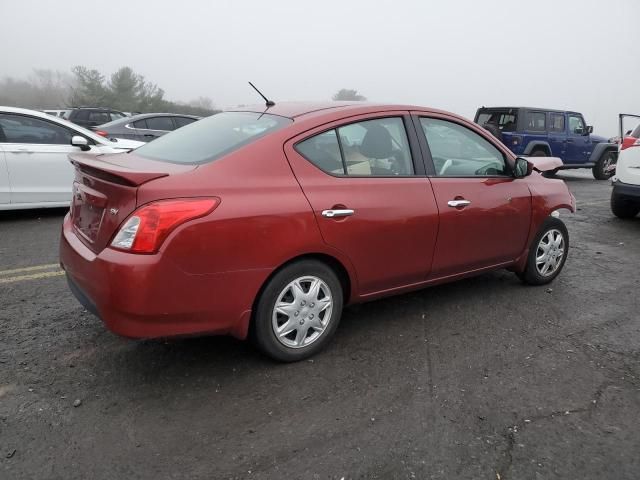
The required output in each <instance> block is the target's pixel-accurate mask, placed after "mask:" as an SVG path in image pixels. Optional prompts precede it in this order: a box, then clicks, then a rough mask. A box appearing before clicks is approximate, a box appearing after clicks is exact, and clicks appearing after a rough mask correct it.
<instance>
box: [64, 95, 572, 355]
mask: <svg viewBox="0 0 640 480" xmlns="http://www.w3.org/2000/svg"><path fill="white" fill-rule="evenodd" d="M70 158H71V162H72V163H73V165H74V166H75V169H76V178H75V182H74V194H73V204H72V207H71V212H70V213H69V214H68V215H67V216H66V218H65V220H64V226H63V231H62V239H61V242H60V262H61V265H62V266H63V268H64V269H65V271H66V274H67V278H68V280H69V285H70V288H71V290H72V292H73V293H74V294H75V295H76V297H77V298H78V299H79V300H80V301H81V302H82V303H83V304H84V305H85V306H86V307H87V308H88V309H89V310H90V311H91V312H94V313H95V314H97V315H98V316H99V317H100V318H102V320H103V321H104V322H105V324H106V325H107V327H108V328H110V329H111V330H113V331H114V332H116V333H118V334H121V335H123V336H126V337H130V338H151V337H168V336H173V335H190V334H196V333H201V334H212V333H218V334H229V335H234V336H236V337H238V338H246V337H247V336H248V335H250V336H251V337H252V338H253V339H254V340H255V341H256V343H257V344H258V346H259V347H260V348H261V349H262V350H263V351H265V352H266V353H267V354H269V355H271V356H272V357H274V358H277V359H279V360H286V361H292V360H300V359H302V358H305V357H307V356H309V355H312V354H313V353H315V352H317V351H318V350H319V349H320V348H322V346H323V345H325V344H326V343H327V341H328V340H329V339H330V338H331V335H332V334H333V333H334V332H335V330H336V327H337V326H338V322H339V320H340V315H341V312H342V307H343V305H347V304H352V303H358V302H364V301H368V300H373V299H376V298H380V297H384V296H388V295H393V294H397V293H402V292H408V291H411V290H415V289H418V288H422V287H427V286H429V285H434V284H438V283H441V282H445V281H451V280H455V279H459V278H464V277H468V276H471V275H477V274H479V273H482V272H486V271H489V270H497V269H502V268H507V269H510V270H512V271H514V272H515V273H516V274H518V275H519V276H520V278H521V279H522V280H523V281H525V282H527V283H529V284H534V285H541V284H546V283H548V282H551V281H552V280H553V279H554V278H555V277H556V276H557V275H558V274H559V273H560V271H561V270H562V266H563V265H564V263H565V260H566V258H567V254H568V253H569V236H568V232H567V229H566V227H565V226H564V224H563V222H562V221H561V220H560V219H559V218H557V216H558V215H559V213H558V212H557V210H558V209H569V210H571V211H573V210H575V200H574V198H573V196H572V195H571V193H570V192H569V190H568V188H567V186H566V185H565V183H564V182H563V181H562V180H554V179H547V178H544V177H542V176H541V175H540V173H539V171H543V170H545V167H544V165H546V166H547V167H550V168H555V166H556V165H557V164H559V163H560V162H559V160H558V159H552V158H546V159H545V158H531V159H529V160H526V159H524V158H516V156H515V155H514V154H513V153H511V152H510V151H509V150H508V149H507V148H506V147H505V146H504V145H503V144H502V143H500V142H499V141H498V140H496V139H495V138H494V137H493V136H491V135H490V134H489V133H488V132H487V131H486V130H484V129H482V128H480V127H479V126H477V125H475V124H473V123H471V122H470V121H468V120H465V119H463V118H461V117H458V116H456V115H453V114H449V113H446V112H442V111H438V110H433V109H429V108H422V107H412V106H397V105H361V104H357V105H353V104H340V103H335V102H334V103H330V104H300V103H292V104H286V103H285V104H278V105H276V106H270V107H269V108H268V110H267V111H265V109H264V107H257V108H255V109H252V108H245V109H243V111H229V112H223V113H219V114H216V115H212V116H210V117H207V118H204V119H202V120H200V121H198V122H195V123H193V124H191V125H188V126H186V127H184V128H181V129H179V130H176V131H175V132H172V133H170V134H168V135H165V136H164V137H162V138H159V139H158V140H155V141H153V142H149V143H147V144H146V145H142V146H141V147H139V148H137V149H136V150H134V151H132V152H131V153H127V154H119V155H109V156H108V158H105V157H96V156H95V155H93V156H89V155H84V154H73V155H70ZM503 288H509V287H508V285H507V284H505V285H504V286H503Z"/></svg>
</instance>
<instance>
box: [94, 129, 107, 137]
mask: <svg viewBox="0 0 640 480" xmlns="http://www.w3.org/2000/svg"><path fill="white" fill-rule="evenodd" d="M94 132H95V133H97V134H98V135H100V136H101V137H108V136H109V134H108V133H107V132H105V131H104V130H94Z"/></svg>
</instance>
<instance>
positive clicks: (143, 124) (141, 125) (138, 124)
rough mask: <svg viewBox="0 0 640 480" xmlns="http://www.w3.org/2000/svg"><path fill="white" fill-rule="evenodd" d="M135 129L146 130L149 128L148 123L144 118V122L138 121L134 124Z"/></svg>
mask: <svg viewBox="0 0 640 480" xmlns="http://www.w3.org/2000/svg"><path fill="white" fill-rule="evenodd" d="M133 127H134V128H141V129H143V130H144V129H146V128H147V121H146V120H145V119H144V118H143V119H142V120H137V121H135V122H133Z"/></svg>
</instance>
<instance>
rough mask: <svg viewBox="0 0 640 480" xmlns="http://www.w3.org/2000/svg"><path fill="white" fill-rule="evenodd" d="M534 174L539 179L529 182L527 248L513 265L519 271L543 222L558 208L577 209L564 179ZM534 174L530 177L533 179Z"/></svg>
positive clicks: (524, 263)
mask: <svg viewBox="0 0 640 480" xmlns="http://www.w3.org/2000/svg"><path fill="white" fill-rule="evenodd" d="M533 175H535V176H536V177H537V178H539V181H532V182H530V183H529V191H530V192H531V225H530V227H529V237H528V238H527V243H526V245H527V248H526V249H525V250H524V252H523V253H522V255H521V256H520V257H519V258H518V260H516V262H515V265H514V267H513V269H514V270H515V271H517V272H523V271H524V268H525V266H526V264H527V256H528V255H529V247H530V245H531V242H533V239H534V238H535V236H536V235H537V234H538V230H539V229H540V226H541V225H542V222H544V221H545V219H546V218H547V217H548V216H549V215H551V213H552V212H554V211H556V210H561V209H565V210H569V211H570V212H571V213H575V211H576V199H575V197H574V196H573V194H572V193H571V192H570V191H569V188H568V187H567V185H566V184H565V183H564V181H563V180H553V179H546V178H544V177H542V176H541V175H540V174H537V173H534V174H533ZM533 175H532V176H531V177H529V178H532V179H533Z"/></svg>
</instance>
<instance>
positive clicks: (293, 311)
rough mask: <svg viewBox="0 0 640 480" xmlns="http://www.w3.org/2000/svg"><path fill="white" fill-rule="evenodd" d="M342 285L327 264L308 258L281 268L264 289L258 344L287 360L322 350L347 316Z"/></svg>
mask: <svg viewBox="0 0 640 480" xmlns="http://www.w3.org/2000/svg"><path fill="white" fill-rule="evenodd" d="M342 302H343V295H342V286H341V284H340V280H339V279H338V277H337V276H336V274H335V272H334V271H333V270H332V269H331V268H330V267H329V266H327V265H325V264H324V263H321V262H318V261H315V260H303V261H300V262H295V263H292V264H290V265H288V266H286V267H285V268H283V269H282V270H280V271H279V272H277V273H276V274H275V275H274V276H273V277H272V278H271V279H270V280H269V281H268V282H267V285H266V286H265V288H264V289H263V292H262V294H261V295H260V298H259V300H258V302H257V307H256V312H255V316H254V329H253V336H254V340H255V343H256V344H257V346H258V348H260V350H262V351H263V352H264V353H266V354H267V355H268V356H270V357H272V358H274V359H276V360H280V361H283V362H295V361H298V360H302V359H305V358H307V357H310V356H311V355H314V354H316V353H317V352H318V351H320V350H321V349H322V348H323V347H324V346H325V345H326V344H327V343H328V342H329V340H330V339H331V336H332V335H333V334H334V332H335V330H336V328H337V327H338V323H339V322H340V316H341V314H342Z"/></svg>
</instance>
